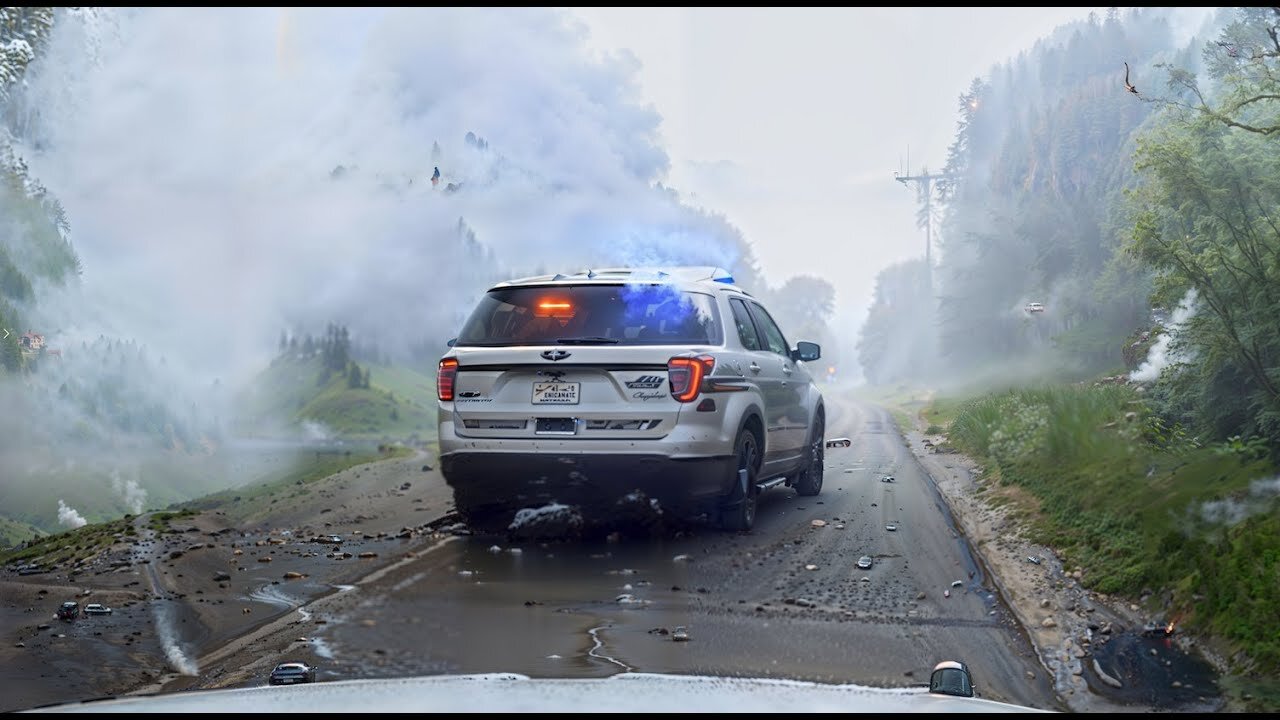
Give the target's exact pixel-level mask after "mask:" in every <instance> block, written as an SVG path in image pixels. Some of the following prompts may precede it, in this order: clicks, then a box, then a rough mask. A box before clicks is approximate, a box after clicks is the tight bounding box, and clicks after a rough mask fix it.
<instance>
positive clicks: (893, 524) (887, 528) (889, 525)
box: [884, 523, 898, 532]
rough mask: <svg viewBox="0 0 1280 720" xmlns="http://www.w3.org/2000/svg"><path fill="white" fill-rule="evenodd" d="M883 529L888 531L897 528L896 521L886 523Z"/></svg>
mask: <svg viewBox="0 0 1280 720" xmlns="http://www.w3.org/2000/svg"><path fill="white" fill-rule="evenodd" d="M884 529H885V530H888V531H889V532H893V531H894V530H897V529H898V523H889V524H888V525H885V526H884Z"/></svg>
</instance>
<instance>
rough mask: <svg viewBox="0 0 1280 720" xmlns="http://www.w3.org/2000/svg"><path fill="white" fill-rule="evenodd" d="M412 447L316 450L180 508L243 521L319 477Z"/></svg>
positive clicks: (407, 453) (301, 490) (406, 453)
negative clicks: (298, 460) (292, 463)
mask: <svg viewBox="0 0 1280 720" xmlns="http://www.w3.org/2000/svg"><path fill="white" fill-rule="evenodd" d="M412 454H413V450H412V449H410V448H407V447H403V446H381V447H380V448H372V447H364V448H361V449H353V450H351V451H342V452H319V453H315V454H314V455H313V456H312V457H310V458H308V459H307V460H306V461H305V462H301V463H299V464H298V465H296V466H294V467H292V468H290V469H289V470H288V471H286V472H284V473H281V474H278V475H275V476H273V477H269V478H265V479H263V480H261V481H259V482H256V483H253V484H252V485H249V486H245V487H239V488H233V489H230V490H223V491H221V492H217V493H213V494H210V495H206V496H205V497H202V498H198V499H196V500H192V501H190V502H187V503H184V508H187V509H190V510H204V509H212V508H217V509H219V510H222V511H223V512H225V513H226V516H227V518H228V519H229V520H230V521H232V522H244V521H245V520H248V519H249V518H253V517H257V516H260V515H262V514H264V513H266V512H269V511H270V506H271V504H272V503H275V502H279V501H280V500H281V499H282V498H288V497H296V496H298V495H299V494H305V493H307V492H309V490H308V489H307V488H306V486H307V485H310V484H312V483H314V482H317V481H319V480H323V479H324V478H327V477H329V476H330V475H334V474H336V473H339V472H342V471H343V470H346V469H348V468H352V467H355V466H357V465H364V464H366V463H371V462H377V461H379V460H386V459H390V458H397V457H408V456H410V455H412Z"/></svg>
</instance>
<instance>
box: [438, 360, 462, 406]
mask: <svg viewBox="0 0 1280 720" xmlns="http://www.w3.org/2000/svg"><path fill="white" fill-rule="evenodd" d="M457 377H458V359H457V358H444V359H443V360H441V361H440V369H439V370H438V371H437V372H436V395H437V396H439V398H440V399H441V400H443V401H444V402H452V401H453V381H454V380H455V379H456V378H457Z"/></svg>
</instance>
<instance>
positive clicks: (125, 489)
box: [111, 468, 147, 515]
mask: <svg viewBox="0 0 1280 720" xmlns="http://www.w3.org/2000/svg"><path fill="white" fill-rule="evenodd" d="M111 489H112V490H114V491H115V492H116V494H117V495H119V496H120V497H121V498H122V499H123V500H124V504H125V506H127V507H128V508H129V512H131V513H133V514H134V515H137V514H138V513H140V512H142V509H143V508H144V507H146V504H147V491H146V489H144V488H143V487H142V486H141V485H139V484H138V481H137V479H135V478H125V477H122V476H121V475H120V471H119V470H117V469H114V468H113V469H112V470H111Z"/></svg>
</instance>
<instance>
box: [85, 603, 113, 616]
mask: <svg viewBox="0 0 1280 720" xmlns="http://www.w3.org/2000/svg"><path fill="white" fill-rule="evenodd" d="M84 614H85V615H110V614H111V608H109V607H107V606H106V605H103V604H102V603H89V604H88V605H85V606H84Z"/></svg>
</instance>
